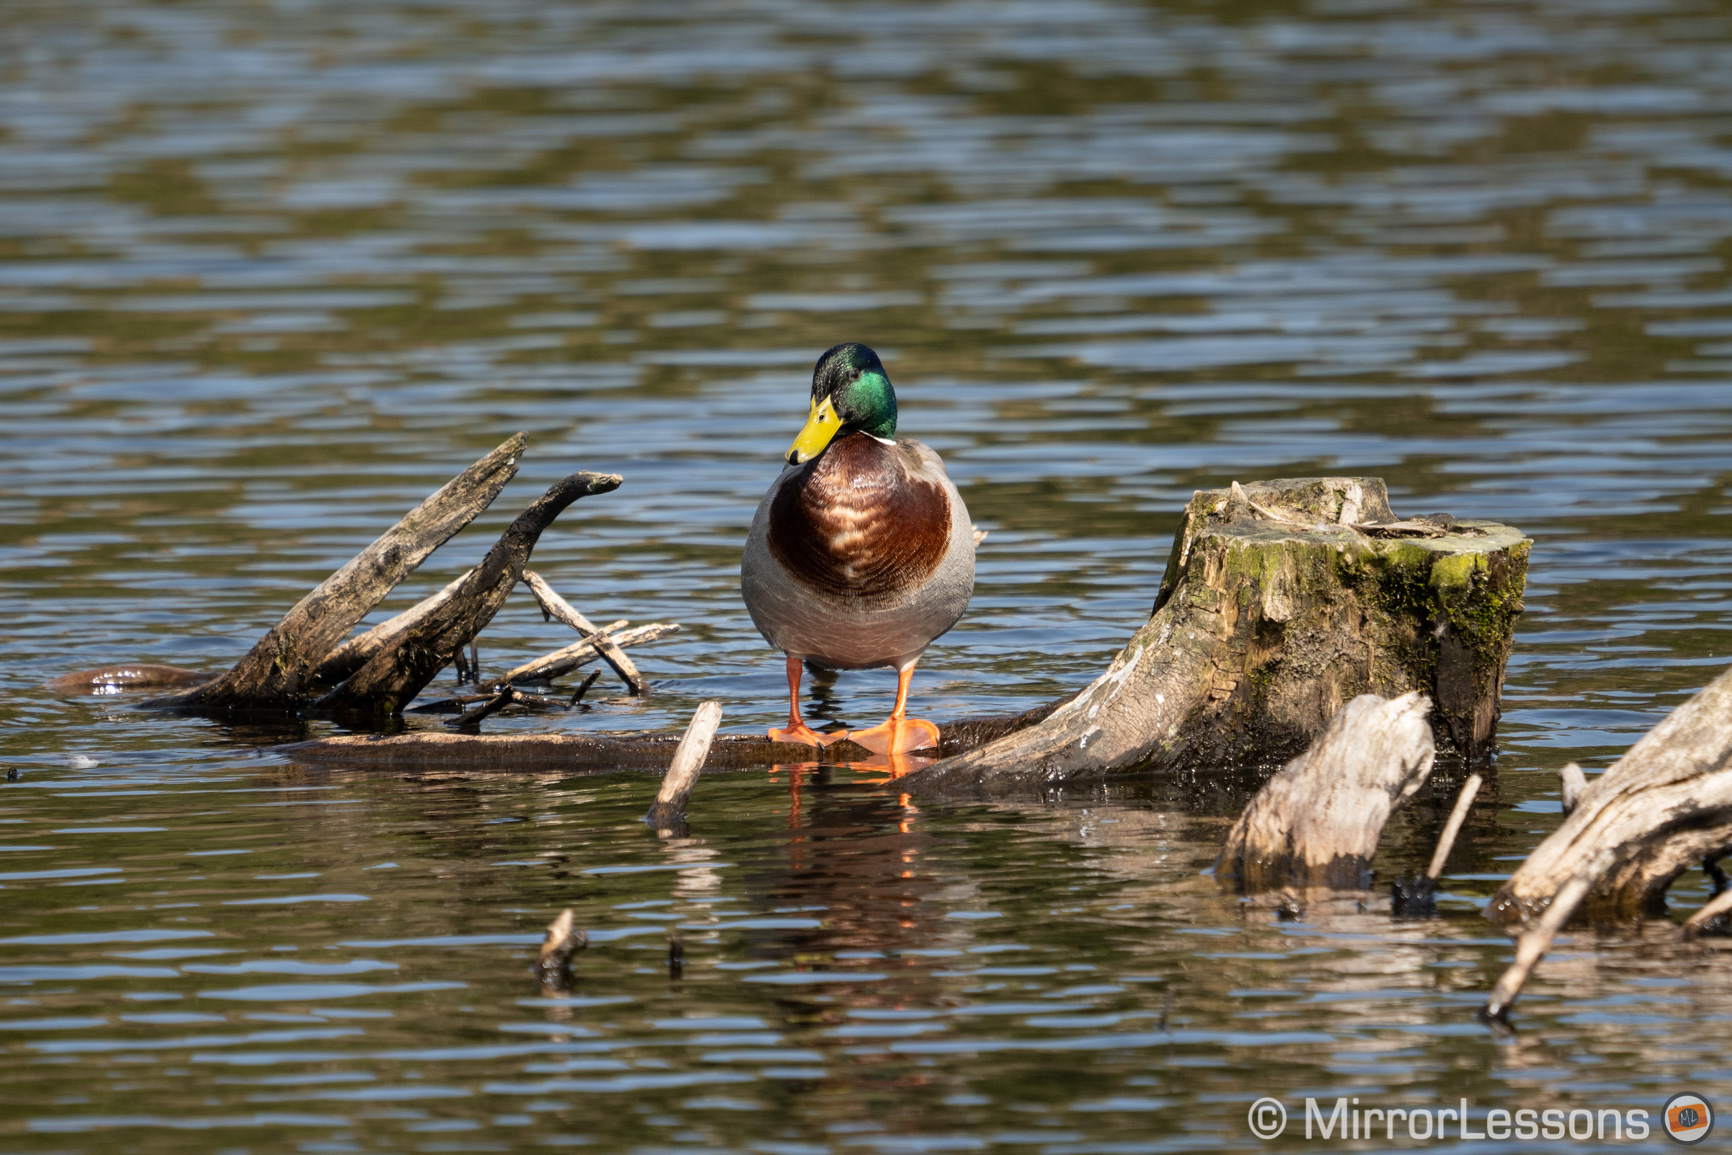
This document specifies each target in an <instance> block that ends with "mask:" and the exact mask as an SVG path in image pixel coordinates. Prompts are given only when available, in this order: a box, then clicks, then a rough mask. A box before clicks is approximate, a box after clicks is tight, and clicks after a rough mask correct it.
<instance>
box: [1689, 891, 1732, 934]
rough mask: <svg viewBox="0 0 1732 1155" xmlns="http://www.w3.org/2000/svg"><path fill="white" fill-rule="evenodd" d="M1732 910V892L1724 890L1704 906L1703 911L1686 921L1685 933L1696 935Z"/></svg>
mask: <svg viewBox="0 0 1732 1155" xmlns="http://www.w3.org/2000/svg"><path fill="white" fill-rule="evenodd" d="M1729 910H1732V890H1722V891H1721V892H1720V893H1719V894H1716V895H1715V896H1714V897H1713V898H1711V899H1709V900H1708V901H1707V903H1706V904H1704V905H1703V907H1702V909H1701V910H1698V911H1697V912H1696V913H1695V914H1693V915H1691V916H1690V917H1689V918H1687V919H1685V920H1684V933H1685V934H1686V935H1695V934H1697V933H1699V932H1700V931H1701V929H1702V928H1703V927H1705V926H1707V925H1708V924H1709V923H1710V922H1712V921H1714V920H1715V919H1716V918H1719V917H1720V916H1721V915H1723V914H1725V913H1726V912H1727V911H1729Z"/></svg>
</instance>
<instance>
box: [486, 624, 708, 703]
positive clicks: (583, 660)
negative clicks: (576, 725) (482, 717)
mask: <svg viewBox="0 0 1732 1155" xmlns="http://www.w3.org/2000/svg"><path fill="white" fill-rule="evenodd" d="M624 624H625V623H624V622H615V623H614V624H613V625H610V626H608V627H607V629H605V630H603V631H602V632H603V633H606V634H608V635H609V636H610V637H611V638H612V639H613V641H614V643H615V644H617V645H618V646H619V647H620V648H622V649H623V648H625V647H626V646H637V645H642V644H643V643H645V642H653V641H655V640H657V639H658V638H665V637H667V636H668V635H669V634H671V633H675V632H677V631H678V630H679V628H680V627H679V625H678V624H677V623H675V622H651V623H650V624H649V625H645V626H633V627H632V628H631V629H629V630H621V631H620V632H618V633H613V632H612V631H613V630H614V629H615V628H617V627H618V626H622V625H624ZM600 656H601V651H600V650H599V649H598V648H597V647H596V644H595V639H593V638H585V639H584V640H583V641H581V642H573V643H572V644H571V645H569V646H567V647H565V648H564V649H563V650H555V651H553V653H551V654H543V655H542V656H541V657H539V658H536V659H535V660H534V661H531V662H525V663H523V665H521V666H518V667H517V668H516V669H515V670H510V671H507V672H506V673H505V674H504V675H502V676H501V677H499V678H497V679H495V680H494V681H492V682H490V683H488V685H489V686H492V687H498V686H503V685H505V684H506V683H507V682H545V681H548V680H550V679H553V678H557V677H559V676H560V675H561V674H568V673H570V672H571V671H572V670H575V669H577V668H578V667H580V666H587V665H588V664H589V663H591V662H593V661H595V660H596V659H597V658H599V657H600Z"/></svg>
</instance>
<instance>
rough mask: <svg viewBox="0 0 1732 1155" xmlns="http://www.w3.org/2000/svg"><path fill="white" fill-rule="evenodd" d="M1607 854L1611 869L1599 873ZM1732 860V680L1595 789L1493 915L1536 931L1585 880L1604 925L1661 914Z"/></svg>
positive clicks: (1513, 879)
mask: <svg viewBox="0 0 1732 1155" xmlns="http://www.w3.org/2000/svg"><path fill="white" fill-rule="evenodd" d="M1602 852H1605V853H1606V854H1607V857H1606V859H1605V860H1604V861H1603V862H1601V863H1596V856H1598V855H1600V854H1601V853H1602ZM1727 853H1732V670H1728V671H1727V672H1725V673H1724V674H1721V675H1720V676H1719V677H1718V678H1716V679H1714V681H1712V682H1710V683H1709V684H1708V685H1707V686H1706V687H1705V688H1704V689H1703V690H1702V691H1701V692H1700V693H1698V694H1697V695H1696V696H1695V697H1693V698H1691V699H1690V700H1689V701H1688V702H1685V703H1684V704H1683V705H1682V706H1679V707H1678V708H1677V709H1676V710H1673V711H1672V712H1671V713H1670V714H1668V715H1667V716H1666V718H1665V719H1664V720H1663V721H1661V723H1660V724H1659V725H1658V726H1655V727H1654V728H1653V729H1652V730H1650V731H1649V732H1648V733H1647V734H1645V735H1644V736H1643V737H1642V739H1641V741H1639V742H1637V743H1636V744H1635V745H1634V746H1631V747H1630V748H1629V750H1628V751H1626V752H1625V754H1624V756H1623V757H1622V758H1620V759H1618V760H1617V762H1615V763H1613V765H1612V767H1611V769H1609V770H1607V771H1606V772H1605V773H1604V774H1602V775H1600V776H1599V777H1598V778H1596V779H1594V780H1593V781H1592V782H1590V783H1588V785H1587V788H1586V789H1584V790H1583V791H1582V793H1581V797H1580V798H1579V799H1577V801H1576V805H1575V808H1574V809H1573V810H1571V811H1570V814H1569V817H1567V818H1566V819H1564V823H1563V825H1562V826H1560V827H1558V828H1557V829H1556V830H1555V831H1553V832H1552V834H1551V836H1550V837H1548V838H1547V839H1546V840H1545V841H1544V842H1542V843H1540V844H1539V846H1538V847H1536V848H1535V849H1534V852H1533V853H1532V854H1530V855H1528V857H1527V860H1526V861H1524V862H1523V863H1522V864H1521V866H1520V867H1518V868H1517V870H1516V872H1515V873H1514V874H1512V875H1511V876H1510V879H1509V881H1508V882H1506V883H1504V886H1503V889H1502V890H1500V891H1498V893H1497V897H1496V898H1494V899H1493V900H1492V902H1491V905H1490V906H1489V907H1487V909H1486V917H1488V918H1490V919H1492V920H1493V921H1495V922H1499V923H1504V924H1521V923H1525V922H1531V921H1534V919H1535V916H1536V915H1538V914H1539V912H1540V911H1542V910H1543V909H1545V908H1546V907H1547V906H1548V905H1549V904H1550V903H1551V902H1552V901H1553V899H1554V897H1555V896H1556V895H1557V894H1559V893H1560V892H1561V891H1563V890H1564V888H1565V886H1566V884H1568V883H1569V882H1570V880H1571V879H1572V878H1576V877H1578V876H1582V875H1585V876H1586V883H1587V885H1586V890H1585V894H1584V896H1583V898H1584V900H1585V901H1584V902H1583V907H1584V909H1585V910H1586V912H1587V913H1588V914H1589V915H1590V916H1591V917H1594V918H1599V919H1626V918H1635V917H1640V916H1642V915H1648V914H1658V913H1661V912H1662V911H1663V909H1664V904H1665V896H1666V888H1667V887H1668V886H1669V885H1671V882H1672V880H1673V879H1675V878H1677V877H1678V875H1680V874H1682V873H1683V872H1684V871H1686V870H1688V869H1689V868H1691V867H1693V866H1695V865H1697V864H1698V863H1700V862H1702V861H1703V860H1704V859H1713V858H1718V857H1720V856H1721V855H1723V854H1727Z"/></svg>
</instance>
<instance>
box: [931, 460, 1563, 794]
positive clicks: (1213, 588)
mask: <svg viewBox="0 0 1732 1155" xmlns="http://www.w3.org/2000/svg"><path fill="white" fill-rule="evenodd" d="M1410 521H1411V523H1412V524H1411V525H1410V524H1409V522H1403V521H1398V520H1397V519H1396V518H1395V517H1394V515H1393V514H1392V513H1391V512H1390V510H1389V500H1388V495H1387V492H1386V490H1385V488H1384V484H1383V482H1382V481H1381V480H1379V479H1377V478H1344V477H1332V478H1310V479H1300V480H1288V481H1269V482H1254V483H1251V484H1249V485H1243V486H1234V487H1231V488H1229V489H1224V490H1203V491H1199V492H1198V493H1197V494H1196V496H1194V497H1193V498H1192V499H1191V502H1190V504H1189V506H1187V507H1186V510H1185V514H1184V518H1183V520H1182V522H1181V524H1180V527H1179V532H1178V534H1177V536H1176V538H1175V540H1174V542H1173V551H1172V556H1171V558H1170V560H1169V561H1168V563H1167V569H1166V573H1165V575H1164V576H1163V577H1162V580H1161V589H1160V593H1159V595H1158V596H1157V598H1156V600H1155V606H1154V611H1153V613H1152V616H1151V617H1150V618H1149V620H1148V623H1147V624H1146V625H1144V626H1143V627H1142V629H1140V630H1139V631H1137V633H1136V635H1135V636H1134V637H1132V639H1131V641H1130V643H1129V644H1128V645H1126V646H1125V648H1124V649H1123V650H1121V651H1120V652H1119V654H1118V656H1117V657H1116V658H1114V659H1113V661H1112V664H1111V665H1110V666H1109V667H1108V669H1107V671H1106V673H1104V674H1102V675H1101V676H1100V677H1099V678H1098V679H1096V680H1095V682H1094V683H1093V684H1092V685H1090V686H1089V687H1088V688H1086V689H1085V690H1083V691H1082V692H1081V693H1080V694H1077V695H1075V696H1074V697H1072V698H1070V699H1068V700H1065V701H1063V702H1061V703H1056V704H1055V706H1054V708H1053V709H1052V710H1051V711H1050V714H1049V716H1047V717H1046V718H1045V719H1044V721H1041V722H1040V723H1038V724H1036V725H1032V726H1029V727H1028V728H1026V729H1023V730H1020V731H1018V732H1015V733H1012V734H1011V735H1009V736H1007V737H1005V738H1003V739H1001V740H999V741H996V742H992V743H990V744H988V745H985V746H983V747H981V748H979V749H976V750H973V751H970V752H968V753H965V754H963V755H961V756H958V757H952V758H946V759H944V760H942V761H939V762H937V763H935V764H933V765H931V766H928V767H926V768H924V769H921V770H916V771H914V772H913V773H911V774H909V775H907V776H906V777H905V778H903V779H902V783H903V786H904V787H905V788H906V789H909V790H913V791H933V790H981V789H986V790H992V789H1006V788H1008V789H1026V788H1031V787H1032V788H1041V787H1046V786H1050V785H1055V784H1061V783H1064V782H1068V781H1072V780H1077V779H1087V778H1094V777H1100V776H1103V775H1108V774H1115V773H1125V772H1129V771H1133V770H1139V769H1141V770H1147V769H1166V768H1176V767H1184V766H1207V767H1218V766H1222V765H1232V764H1245V763H1250V764H1254V765H1262V764H1267V763H1270V762H1273V761H1276V760H1278V759H1281V758H1287V757H1290V756H1291V755H1292V754H1293V753H1295V752H1297V751H1299V750H1302V749H1303V748H1304V747H1305V745H1306V744H1307V743H1309V742H1310V741H1311V740H1312V739H1313V738H1315V737H1316V736H1317V735H1318V734H1320V733H1322V731H1323V729H1324V727H1325V725H1326V724H1327V723H1328V721H1329V719H1330V718H1332V717H1333V716H1334V715H1335V713H1336V711H1337V710H1339V709H1340V707H1341V705H1342V703H1344V702H1346V701H1347V700H1349V699H1350V698H1353V697H1355V696H1357V695H1360V694H1364V693H1374V694H1378V695H1380V696H1385V697H1394V696H1396V695H1399V694H1402V693H1405V692H1407V691H1410V690H1419V691H1421V692H1423V693H1425V694H1426V695H1427V696H1429V697H1430V698H1431V699H1432V700H1433V702H1435V703H1436V710H1435V712H1434V714H1433V718H1432V722H1433V727H1434V729H1435V730H1436V732H1437V735H1438V737H1439V738H1441V739H1443V740H1446V741H1448V742H1450V743H1451V744H1452V745H1454V746H1455V747H1456V748H1458V749H1460V750H1462V751H1464V752H1465V753H1468V754H1470V755H1473V754H1477V753H1479V752H1481V751H1483V750H1484V749H1486V747H1487V745H1488V743H1489V742H1490V740H1491V738H1492V736H1493V733H1494V731H1495V726H1496V721H1497V717H1498V701H1499V695H1500V693H1501V691H1502V686H1503V675H1504V668H1505V665H1506V663H1507V661H1508V658H1509V649H1510V641H1511V635H1512V629H1513V624H1514V619H1515V615H1516V614H1518V613H1520V611H1521V593H1522V588H1523V584H1524V580H1525V577H1526V573H1527V556H1528V547H1529V545H1530V544H1531V543H1530V542H1529V541H1528V540H1527V539H1526V538H1524V537H1522V535H1521V534H1520V533H1519V532H1518V531H1516V530H1514V529H1511V528H1509V527H1508V526H1503V525H1497V524H1495V523H1491V522H1471V521H1462V522H1457V521H1455V520H1454V519H1453V518H1449V517H1447V516H1445V515H1433V516H1431V517H1428V518H1422V519H1410Z"/></svg>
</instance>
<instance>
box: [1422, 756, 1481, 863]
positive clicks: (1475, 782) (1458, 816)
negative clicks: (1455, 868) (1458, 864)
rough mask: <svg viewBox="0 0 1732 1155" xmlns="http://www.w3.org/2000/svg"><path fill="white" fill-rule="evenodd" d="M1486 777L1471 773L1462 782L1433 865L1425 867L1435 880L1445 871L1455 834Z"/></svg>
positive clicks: (1459, 831)
mask: <svg viewBox="0 0 1732 1155" xmlns="http://www.w3.org/2000/svg"><path fill="white" fill-rule="evenodd" d="M1484 781H1485V780H1484V779H1483V778H1481V777H1480V776H1479V775H1478V774H1469V775H1468V776H1467V781H1466V782H1463V783H1462V784H1461V793H1460V794H1458V795H1457V796H1456V799H1455V809H1454V810H1451V811H1450V812H1449V821H1448V822H1445V823H1444V824H1443V833H1442V834H1440V835H1439V836H1438V839H1437V850H1436V851H1434V852H1433V853H1432V856H1431V865H1430V866H1428V867H1426V868H1425V877H1427V878H1429V879H1432V880H1433V881H1435V880H1436V879H1437V876H1438V875H1440V874H1442V873H1443V864H1444V863H1445V862H1448V861H1449V852H1450V850H1451V849H1453V848H1454V846H1455V836H1456V835H1457V834H1460V833H1461V824H1462V823H1463V822H1465V821H1467V812H1468V810H1469V808H1470V807H1472V806H1473V799H1474V795H1476V794H1478V793H1479V788H1480V786H1481V785H1482V784H1483V783H1484Z"/></svg>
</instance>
